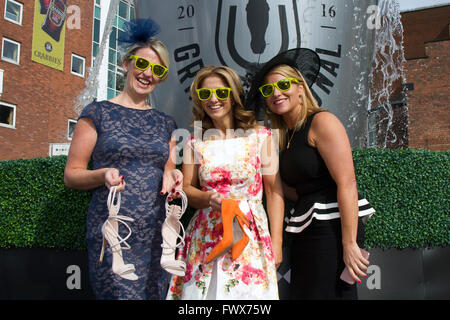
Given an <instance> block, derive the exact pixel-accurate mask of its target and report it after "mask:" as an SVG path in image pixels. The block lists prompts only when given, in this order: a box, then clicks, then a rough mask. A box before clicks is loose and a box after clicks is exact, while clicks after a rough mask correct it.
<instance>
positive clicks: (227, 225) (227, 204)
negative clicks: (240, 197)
mask: <svg viewBox="0 0 450 320" xmlns="http://www.w3.org/2000/svg"><path fill="white" fill-rule="evenodd" d="M221 215H222V227H223V236H222V240H220V242H219V243H218V244H217V245H216V246H215V247H214V248H213V249H212V250H211V252H210V253H209V255H208V257H207V258H206V263H210V262H211V261H212V260H214V259H215V258H217V256H219V255H220V254H221V253H223V252H224V251H226V250H227V249H228V248H229V247H230V246H231V257H232V259H233V260H236V259H237V257H239V255H240V254H241V253H242V251H243V250H244V248H245V247H246V246H247V244H248V241H249V239H248V236H247V234H246V233H245V231H244V225H246V226H247V227H248V226H249V224H250V223H249V221H248V219H247V218H246V217H245V214H244V213H243V212H242V211H241V209H240V208H239V201H237V200H234V199H223V200H222V208H221ZM234 218H236V220H237V221H238V223H239V226H240V227H241V229H242V238H241V239H240V240H239V241H237V242H236V243H234V244H233V220H234Z"/></svg>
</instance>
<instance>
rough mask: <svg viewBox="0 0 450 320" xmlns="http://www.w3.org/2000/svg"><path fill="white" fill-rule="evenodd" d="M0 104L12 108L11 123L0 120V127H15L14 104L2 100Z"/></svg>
mask: <svg viewBox="0 0 450 320" xmlns="http://www.w3.org/2000/svg"><path fill="white" fill-rule="evenodd" d="M0 106H5V107H9V108H12V109H13V110H14V111H13V121H12V125H10V124H6V123H1V122H0V127H4V128H9V129H15V128H16V110H17V109H16V105H14V104H11V103H7V102H3V101H0Z"/></svg>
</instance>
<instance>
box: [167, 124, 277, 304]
mask: <svg viewBox="0 0 450 320" xmlns="http://www.w3.org/2000/svg"><path fill="white" fill-rule="evenodd" d="M270 134H271V133H270V131H269V130H268V129H265V128H264V129H259V130H255V131H254V132H253V133H251V134H249V135H247V136H245V137H239V138H233V139H226V140H207V141H197V140H195V139H194V138H191V139H190V140H189V141H188V142H187V144H188V146H189V147H191V148H192V149H193V150H194V154H195V157H196V161H197V162H196V163H197V164H198V166H199V167H198V175H199V182H200V187H201V190H203V191H212V192H219V193H221V194H223V195H224V197H225V198H232V199H239V200H240V204H239V207H240V208H241V210H242V211H243V212H244V214H245V215H246V217H247V218H248V220H249V221H250V224H249V228H247V227H244V228H245V232H246V234H247V235H248V236H249V242H248V244H247V246H246V247H245V249H244V250H243V251H242V253H241V255H240V256H239V257H238V258H237V259H236V260H235V261H233V260H232V259H231V248H230V249H228V250H227V251H226V252H225V253H224V254H222V255H219V256H218V257H217V258H216V259H214V260H213V261H211V262H210V263H208V264H207V263H206V262H205V260H206V258H207V257H208V255H209V253H210V252H211V250H212V249H213V248H214V247H215V245H216V244H217V243H218V242H219V241H220V240H221V239H222V233H223V229H222V223H221V221H222V219H221V214H220V212H218V211H213V210H212V209H211V208H205V209H199V210H197V212H196V213H195V214H194V216H193V218H192V219H191V221H190V223H189V226H188V228H187V229H186V237H185V246H184V248H183V250H181V251H180V252H179V254H178V259H179V260H183V261H185V262H186V274H185V276H184V277H180V276H173V277H172V280H171V283H170V288H169V291H168V294H167V298H168V299H176V300H177V299H183V300H203V299H208V300H221V299H246V300H248V299H278V285H277V277H276V268H275V259H274V254H273V251H272V243H271V238H270V234H269V229H268V220H267V215H266V212H265V210H264V207H263V205H262V202H261V200H262V195H263V183H262V175H261V148H262V144H263V143H264V141H265V139H267V138H268V137H270ZM238 230H240V228H239V227H238V224H237V223H236V222H235V223H234V224H233V234H234V238H235V240H239V239H240V238H241V237H242V233H241V234H240V235H238V234H236V233H235V232H237V231H238Z"/></svg>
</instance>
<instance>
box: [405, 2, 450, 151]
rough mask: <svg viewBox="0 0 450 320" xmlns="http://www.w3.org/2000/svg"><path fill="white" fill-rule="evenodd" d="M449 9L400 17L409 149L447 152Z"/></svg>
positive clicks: (449, 125) (449, 134) (449, 143)
mask: <svg viewBox="0 0 450 320" xmlns="http://www.w3.org/2000/svg"><path fill="white" fill-rule="evenodd" d="M449 19H450V6H441V7H436V8H429V9H424V10H417V11H411V12H404V13H402V23H403V28H404V47H405V58H406V63H405V66H404V67H405V78H406V79H405V82H406V84H407V85H406V86H407V87H408V88H409V90H408V91H407V105H408V113H409V121H408V135H409V147H411V148H425V149H430V150H449V149H450V108H449V98H450V88H449V83H450V56H449V52H450V37H449V22H450V21H449Z"/></svg>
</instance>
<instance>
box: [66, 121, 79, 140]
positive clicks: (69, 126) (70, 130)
mask: <svg viewBox="0 0 450 320" xmlns="http://www.w3.org/2000/svg"><path fill="white" fill-rule="evenodd" d="M76 125H77V121H76V120H73V119H69V120H68V121H67V140H72V137H73V132H74V131H75V126H76Z"/></svg>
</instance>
